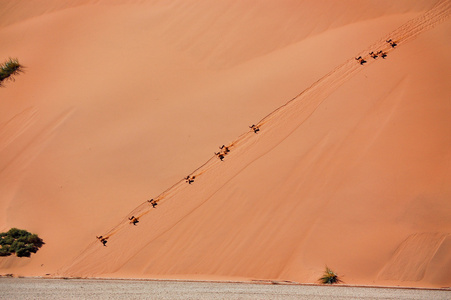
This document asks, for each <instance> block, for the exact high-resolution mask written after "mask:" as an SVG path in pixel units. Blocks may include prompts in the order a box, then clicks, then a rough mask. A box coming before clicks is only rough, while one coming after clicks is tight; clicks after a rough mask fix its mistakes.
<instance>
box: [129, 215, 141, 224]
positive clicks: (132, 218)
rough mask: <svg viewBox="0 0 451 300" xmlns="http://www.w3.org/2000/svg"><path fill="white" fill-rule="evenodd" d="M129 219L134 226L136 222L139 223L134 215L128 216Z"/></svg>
mask: <svg viewBox="0 0 451 300" xmlns="http://www.w3.org/2000/svg"><path fill="white" fill-rule="evenodd" d="M128 219H129V220H130V224H133V225H135V226H136V224H137V223H139V220H138V218H136V217H135V216H131V217H130V218H128Z"/></svg>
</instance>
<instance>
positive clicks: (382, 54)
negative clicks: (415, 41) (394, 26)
mask: <svg viewBox="0 0 451 300" xmlns="http://www.w3.org/2000/svg"><path fill="white" fill-rule="evenodd" d="M386 42H387V43H388V44H390V46H391V47H392V48H395V47H396V46H398V43H397V42H395V41H393V40H392V39H389V40H386ZM369 55H370V57H372V58H373V59H376V58H378V57H379V56H380V57H382V58H383V59H385V58H386V57H387V52H385V51H382V50H379V51H377V52H374V51H371V52H370V53H369ZM355 59H356V60H357V61H358V62H359V64H361V65H363V64H364V63H366V62H367V61H366V60H365V59H364V58H363V57H362V56H359V57H356V58H355Z"/></svg>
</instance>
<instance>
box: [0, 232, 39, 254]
mask: <svg viewBox="0 0 451 300" xmlns="http://www.w3.org/2000/svg"><path fill="white" fill-rule="evenodd" d="M42 245H44V242H43V241H42V239H41V238H39V237H38V236H37V235H36V234H32V233H30V232H28V231H26V230H22V229H17V228H11V229H10V230H9V231H8V232H2V233H0V246H1V248H0V256H9V255H11V254H13V253H15V254H16V255H17V256H18V257H24V256H25V257H30V255H31V253H36V252H37V251H38V250H39V248H41V247H42Z"/></svg>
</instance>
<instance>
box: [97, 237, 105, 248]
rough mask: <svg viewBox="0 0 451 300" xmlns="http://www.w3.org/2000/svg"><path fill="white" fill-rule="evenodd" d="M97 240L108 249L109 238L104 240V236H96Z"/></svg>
mask: <svg viewBox="0 0 451 300" xmlns="http://www.w3.org/2000/svg"><path fill="white" fill-rule="evenodd" d="M96 238H97V239H99V240H100V242H101V243H102V244H103V245H104V246H105V247H106V243H107V242H108V241H107V239H108V238H104V237H103V236H102V235H101V236H96Z"/></svg>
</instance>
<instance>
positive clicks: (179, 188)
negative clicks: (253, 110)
mask: <svg viewBox="0 0 451 300" xmlns="http://www.w3.org/2000/svg"><path fill="white" fill-rule="evenodd" d="M450 10H451V3H449V2H447V1H441V2H439V3H438V4H437V5H436V6H434V8H432V9H431V10H429V11H427V12H426V13H425V14H423V15H421V16H419V17H417V18H415V19H412V20H410V21H409V22H407V23H406V24H404V25H403V26H401V27H399V28H398V29H396V30H395V31H393V32H391V33H390V34H388V35H387V36H386V37H384V38H383V39H381V40H379V41H377V42H376V43H374V44H372V45H371V46H370V47H368V48H367V49H365V50H364V51H362V52H361V53H359V54H360V55H363V58H364V59H365V60H367V63H368V64H371V63H376V60H373V59H372V58H370V57H369V56H368V53H369V52H370V51H374V52H377V51H379V50H380V51H384V52H386V53H387V54H388V55H390V53H391V51H394V50H395V47H391V46H390V45H388V44H387V42H386V40H388V39H393V40H395V41H396V42H397V43H398V46H397V47H399V46H400V45H402V44H403V43H405V42H407V41H410V40H412V39H414V38H416V37H417V36H418V35H419V34H421V33H423V32H424V31H426V30H428V29H431V28H433V27H434V26H436V25H437V24H439V23H441V22H443V21H444V20H446V19H447V18H448V17H449V15H450ZM359 54H358V55H356V57H357V56H359ZM380 59H381V58H379V60H380ZM362 69H363V67H362V66H361V65H359V64H358V63H357V62H356V61H355V59H354V58H350V59H349V60H347V61H346V62H345V63H343V64H341V65H339V66H338V67H336V68H335V69H334V70H332V71H331V72H330V73H328V74H326V75H325V76H324V77H322V78H321V79H319V80H318V81H316V82H315V83H314V84H313V85H311V86H310V87H309V88H307V89H306V90H304V91H302V92H301V93H299V94H298V95H296V96H295V97H293V98H292V99H291V100H290V101H288V102H287V103H286V104H284V105H282V106H281V107H279V108H277V109H276V110H274V111H273V112H271V113H270V114H268V115H267V116H265V117H264V118H263V119H262V120H261V121H259V122H257V123H256V124H255V125H256V127H257V128H259V129H260V131H259V132H258V133H257V135H255V133H254V132H253V130H250V131H249V132H247V133H245V134H243V135H241V136H240V137H239V138H238V139H236V140H234V141H233V142H232V143H230V144H228V145H227V147H228V148H229V149H230V150H231V154H227V155H226V156H225V160H229V159H232V160H233V159H238V158H236V156H237V155H245V154H242V153H240V152H241V151H245V152H246V150H242V149H240V147H245V148H247V147H257V148H258V147H260V145H259V142H260V141H261V139H262V137H261V136H262V135H263V136H265V135H268V136H269V135H270V136H271V141H272V142H273V143H274V145H273V146H270V147H269V148H265V151H264V152H263V153H259V155H258V156H256V157H255V158H254V159H251V160H250V162H248V163H247V164H245V165H244V167H242V169H241V170H243V169H245V168H246V167H247V166H248V165H250V164H252V163H253V162H254V161H255V160H257V159H259V158H261V157H262V156H264V155H265V154H266V153H268V152H270V151H271V150H272V149H273V148H274V147H277V145H279V144H280V143H281V142H282V141H283V140H284V139H286V138H287V137H288V136H290V135H291V133H292V132H294V131H295V130H296V129H297V128H298V127H299V126H300V125H301V124H303V123H304V122H305V120H307V119H308V118H309V117H310V116H311V115H312V114H313V113H314V112H315V110H316V109H317V108H318V106H319V105H321V103H322V101H323V100H324V99H326V98H327V97H328V96H329V95H330V94H331V93H333V92H334V90H336V89H337V88H338V87H340V86H341V85H342V84H343V83H344V82H346V81H348V80H349V79H350V78H351V77H352V76H354V75H355V74H356V73H357V72H359V71H361V70H362ZM287 120H289V121H287ZM293 121H294V122H293ZM271 131H272V132H271ZM274 131H277V132H274ZM283 132H284V133H283ZM274 141H276V142H274ZM237 151H238V153H236V152H237ZM220 164H222V162H221V161H219V160H218V159H217V158H216V157H215V156H213V157H211V158H210V159H209V160H208V161H207V162H205V163H204V164H203V165H202V166H200V167H199V168H197V169H196V170H194V171H193V172H192V173H190V174H189V176H191V177H195V178H196V180H195V181H196V182H197V181H198V180H199V177H201V176H202V175H204V174H207V173H208V172H209V171H210V170H211V169H213V168H215V167H217V166H219V165H220ZM241 170H238V171H236V173H232V174H231V175H229V177H225V178H224V177H223V180H225V184H227V182H229V181H230V180H232V179H233V178H234V177H235V176H237V175H238V174H239V173H240V172H241ZM227 178H230V179H227ZM225 184H224V185H225ZM196 185H197V183H196ZM187 188H191V187H190V186H188V185H186V183H185V180H181V181H179V182H177V183H176V184H174V185H173V186H171V187H170V188H168V189H167V190H165V191H164V192H163V193H161V194H160V195H158V196H157V197H156V198H155V199H154V201H155V202H157V203H158V202H160V201H163V200H173V201H174V200H175V199H177V194H178V193H182V192H184V191H185V190H186V189H187ZM215 193H216V191H212V194H210V195H209V194H205V196H203V197H206V200H203V201H202V202H200V204H198V205H196V206H194V207H193V208H192V209H191V210H189V211H187V214H186V215H181V216H179V217H178V218H177V219H179V221H176V220H177V219H176V220H175V224H174V225H171V226H169V228H167V229H165V230H164V231H163V232H162V233H160V235H158V236H156V237H150V235H147V236H146V237H147V238H142V237H141V240H140V241H139V242H137V241H136V240H135V241H134V242H133V243H132V242H131V241H129V242H130V243H132V244H133V248H134V249H133V250H131V251H134V253H136V252H139V251H141V250H144V249H145V247H147V246H148V245H149V244H150V243H151V242H152V241H154V240H155V239H158V238H159V237H160V236H161V235H163V234H164V233H165V232H167V231H169V230H171V229H172V228H173V227H174V226H176V225H177V224H178V223H179V222H180V221H181V219H182V218H184V217H186V216H188V215H191V214H192V213H193V212H194V211H196V210H197V209H198V208H199V207H200V206H201V205H204V204H205V202H206V201H208V200H209V199H210V198H211V197H212V196H213V195H214V194H215ZM180 197H181V196H179V198H180ZM171 198H172V199H171ZM172 209H176V207H174V205H173V206H172ZM153 211H154V209H153V208H152V207H151V206H150V205H149V203H147V201H146V202H144V203H143V204H141V205H140V206H138V207H137V208H135V209H134V210H133V211H131V212H130V213H129V214H127V216H126V217H124V219H123V220H122V221H121V223H119V225H117V226H116V227H114V228H113V229H111V230H110V231H108V232H107V233H106V234H105V235H103V236H104V237H105V238H107V239H109V238H110V237H112V236H114V235H115V234H117V233H119V231H120V230H122V229H126V226H129V225H130V221H129V217H130V216H135V217H136V218H138V219H139V220H140V221H144V222H145V221H146V220H145V219H142V217H143V216H145V215H147V214H148V213H150V212H153ZM153 225H155V224H153ZM140 226H142V225H140ZM129 228H130V227H128V228H127V229H129ZM130 230H133V229H130ZM127 231H128V230H127ZM160 232H161V231H160ZM128 234H129V233H128ZM436 235H437V234H436ZM416 236H417V235H414V239H415V237H416ZM439 236H440V241H443V240H444V235H443V234H439ZM121 238H124V237H123V235H121ZM108 241H109V242H110V240H108ZM406 243H407V245H406V246H401V247H407V248H412V246H409V244H411V243H412V242H409V239H408V240H407V241H406ZM418 243H419V244H420V245H430V244H431V242H430V241H419V242H418ZM434 243H435V242H434ZM434 243H432V244H434ZM438 247H439V245H438V246H434V247H433V249H435V250H433V251H436V250H437V249H438ZM93 248H95V249H96V250H94V249H93ZM99 248H101V247H99V244H98V243H94V242H93V243H91V244H90V245H89V247H88V249H86V250H85V251H84V252H83V253H82V255H81V257H78V258H77V259H76V260H75V261H74V264H73V265H71V266H70V267H69V268H68V269H63V270H62V271H60V274H62V275H72V276H73V275H81V274H88V276H94V275H95V274H98V273H103V272H106V273H107V274H112V273H114V272H117V271H120V270H121V268H122V266H123V265H125V264H126V263H127V262H128V261H129V260H130V258H131V256H132V255H134V253H133V252H127V254H126V253H124V251H123V249H121V254H120V255H119V254H118V253H116V254H115V255H116V258H112V256H110V255H109V254H108V255H107V257H106V259H105V260H104V261H105V263H106V264H111V265H113V266H114V267H113V266H111V267H109V266H102V264H100V263H99V259H100V257H98V258H97V259H95V261H96V264H95V266H94V265H93V264H91V265H90V267H88V266H89V264H88V263H86V261H85V259H86V258H87V259H88V261H89V260H91V259H92V256H94V255H95V253H94V252H95V251H102V249H100V250H98V249H99ZM136 248H138V251H136ZM402 249H404V248H401V250H397V251H396V252H397V253H396V254H395V256H394V257H393V258H392V260H393V261H392V262H389V263H388V264H387V266H386V269H384V270H383V271H381V275H379V277H380V278H381V279H383V280H387V279H392V280H393V279H401V280H411V281H419V280H421V279H422V278H423V276H420V275H417V276H414V278H410V277H409V276H411V275H410V273H409V271H408V270H404V269H403V268H404V266H405V263H403V262H398V261H399V259H403V258H404V257H410V256H408V255H404V253H402V252H403V251H409V250H402ZM427 249H431V248H430V247H429V246H427ZM428 253H429V252H428ZM97 255H100V256H102V257H103V256H104V255H105V254H104V253H103V252H98V254H97ZM119 256H120V258H119ZM426 256H427V257H428V258H427V259H429V260H430V259H431V258H432V256H433V254H432V253H429V254H426ZM397 257H399V258H397ZM405 259H408V258H405ZM418 259H419V262H418V263H423V259H421V258H418ZM112 261H114V263H112ZM396 265H400V266H401V267H396ZM425 268H426V266H422V268H420V269H419V270H418V267H417V266H416V265H412V272H422V273H424V271H425ZM394 269H396V271H393V270H394ZM75 270H77V271H75ZM88 270H90V271H88ZM391 272H394V274H395V275H393V276H390V275H389V274H391ZM399 272H401V273H402V272H405V273H407V274H408V275H402V276H401V278H399V277H397V276H399ZM423 275H424V274H423ZM276 277H277V276H276Z"/></svg>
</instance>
